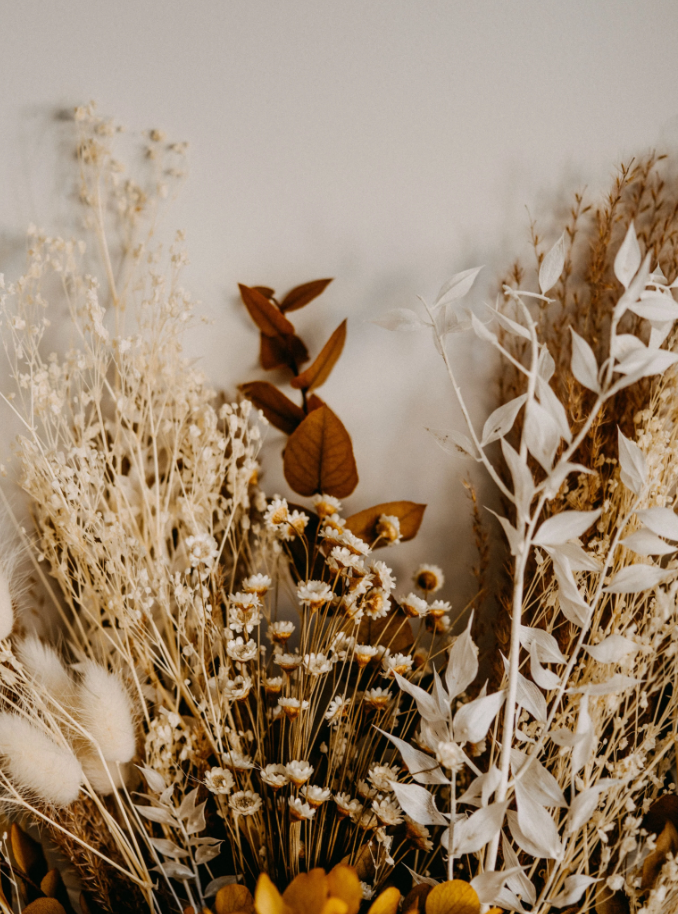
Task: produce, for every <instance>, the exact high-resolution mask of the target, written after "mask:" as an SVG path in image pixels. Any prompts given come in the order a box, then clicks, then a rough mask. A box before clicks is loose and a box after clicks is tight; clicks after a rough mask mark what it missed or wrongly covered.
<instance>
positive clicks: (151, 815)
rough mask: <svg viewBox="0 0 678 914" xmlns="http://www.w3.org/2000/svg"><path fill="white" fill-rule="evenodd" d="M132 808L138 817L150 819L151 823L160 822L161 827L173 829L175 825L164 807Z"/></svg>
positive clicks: (174, 821)
mask: <svg viewBox="0 0 678 914" xmlns="http://www.w3.org/2000/svg"><path fill="white" fill-rule="evenodd" d="M134 808H135V809H136V811H137V812H138V813H139V815H141V816H143V817H144V818H145V819H150V821H151V822H161V823H162V824H163V825H172V826H174V827H176V825H177V821H176V819H175V818H174V816H173V815H172V813H171V812H170V811H169V809H165V807H164V806H135V807H134Z"/></svg>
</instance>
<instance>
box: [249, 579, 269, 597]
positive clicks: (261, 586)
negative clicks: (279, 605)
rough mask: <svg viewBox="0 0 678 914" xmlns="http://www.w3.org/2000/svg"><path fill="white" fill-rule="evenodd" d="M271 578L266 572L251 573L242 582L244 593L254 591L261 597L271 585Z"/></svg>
mask: <svg viewBox="0 0 678 914" xmlns="http://www.w3.org/2000/svg"><path fill="white" fill-rule="evenodd" d="M271 583H272V582H271V578H270V577H269V576H268V575H267V574H252V575H250V576H249V577H248V578H245V580H244V581H243V582H242V589H243V590H244V591H245V593H255V594H256V595H257V596H258V597H263V596H264V594H265V593H266V592H267V591H268V589H269V588H270V586H271Z"/></svg>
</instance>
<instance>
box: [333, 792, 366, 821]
mask: <svg viewBox="0 0 678 914" xmlns="http://www.w3.org/2000/svg"><path fill="white" fill-rule="evenodd" d="M334 802H335V803H336V804H337V812H338V813H339V815H340V816H342V817H344V818H345V817H348V816H351V817H353V816H355V815H357V814H358V813H359V812H360V810H361V809H362V807H363V804H362V803H361V802H360V800H352V799H351V797H350V795H349V794H347V793H335V795H334Z"/></svg>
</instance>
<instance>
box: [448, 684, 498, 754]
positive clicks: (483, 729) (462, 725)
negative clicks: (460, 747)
mask: <svg viewBox="0 0 678 914" xmlns="http://www.w3.org/2000/svg"><path fill="white" fill-rule="evenodd" d="M505 698H506V691H505V690H502V691H499V692H493V693H492V694H491V695H484V696H483V697H482V698H476V699H475V700H474V701H469V702H467V703H466V704H465V705H462V706H461V708H459V710H458V711H457V713H456V714H455V715H454V721H453V727H454V738H455V740H456V741H457V742H459V743H479V742H480V741H481V740H483V739H485V737H486V736H487V731H488V730H489V729H490V726H491V725H492V721H493V720H494V719H495V717H496V716H497V714H498V713H499V711H500V710H501V707H502V705H503V704H504V699H505Z"/></svg>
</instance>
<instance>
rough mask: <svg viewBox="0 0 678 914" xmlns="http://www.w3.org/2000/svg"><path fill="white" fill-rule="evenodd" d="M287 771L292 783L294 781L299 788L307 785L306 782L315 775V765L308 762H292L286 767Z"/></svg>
mask: <svg viewBox="0 0 678 914" xmlns="http://www.w3.org/2000/svg"><path fill="white" fill-rule="evenodd" d="M285 770H286V771H287V776H288V777H289V779H290V781H293V782H294V783H295V784H296V785H297V787H301V785H302V784H305V783H306V781H307V780H308V779H309V778H310V777H311V775H312V774H313V770H314V769H313V765H309V763H308V762H300V761H297V760H295V761H292V762H288V763H287V764H286V765H285Z"/></svg>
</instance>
